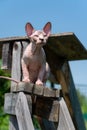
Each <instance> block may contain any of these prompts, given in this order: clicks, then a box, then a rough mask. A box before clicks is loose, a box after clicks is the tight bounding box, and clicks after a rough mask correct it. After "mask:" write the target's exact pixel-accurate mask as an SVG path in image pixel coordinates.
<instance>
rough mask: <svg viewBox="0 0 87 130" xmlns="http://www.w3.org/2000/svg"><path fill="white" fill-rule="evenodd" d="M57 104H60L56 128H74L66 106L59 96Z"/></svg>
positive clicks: (69, 129) (68, 129) (60, 129)
mask: <svg viewBox="0 0 87 130" xmlns="http://www.w3.org/2000/svg"><path fill="white" fill-rule="evenodd" d="M59 104H60V111H59V123H58V128H57V130H75V127H74V124H73V122H72V119H71V117H70V114H69V111H68V108H67V106H66V104H65V101H64V99H63V98H61V100H60V101H59Z"/></svg>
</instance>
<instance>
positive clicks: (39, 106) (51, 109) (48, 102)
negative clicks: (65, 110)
mask: <svg viewBox="0 0 87 130" xmlns="http://www.w3.org/2000/svg"><path fill="white" fill-rule="evenodd" d="M44 104H45V105H44ZM43 108H44V109H43ZM58 113H59V102H58V100H54V99H52V98H44V97H37V98H36V104H35V111H34V114H35V115H37V116H40V117H41V118H45V119H48V120H49V121H53V122H58V118H59V114H58Z"/></svg>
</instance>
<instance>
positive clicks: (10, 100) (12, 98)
mask: <svg viewBox="0 0 87 130" xmlns="http://www.w3.org/2000/svg"><path fill="white" fill-rule="evenodd" d="M26 98H27V101H28V105H29V109H30V112H31V113H32V100H31V97H30V95H28V94H26ZM17 99H18V93H6V94H5V102H4V112H5V113H7V114H9V115H15V105H16V102H17Z"/></svg>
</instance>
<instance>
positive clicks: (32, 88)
mask: <svg viewBox="0 0 87 130" xmlns="http://www.w3.org/2000/svg"><path fill="white" fill-rule="evenodd" d="M12 92H24V93H28V94H31V95H37V96H42V97H43V96H44V97H53V98H56V99H57V98H58V97H60V90H59V89H52V88H50V87H44V86H42V85H41V86H40V85H35V84H32V83H28V82H19V83H18V84H17V85H16V86H14V89H13V91H12Z"/></svg>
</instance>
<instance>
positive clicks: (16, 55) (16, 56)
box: [11, 42, 22, 91]
mask: <svg viewBox="0 0 87 130" xmlns="http://www.w3.org/2000/svg"><path fill="white" fill-rule="evenodd" d="M21 53H22V47H21V43H20V42H15V43H14V45H13V55H12V71H11V77H12V78H13V79H16V80H18V81H20V80H21ZM15 86H16V83H15V82H11V91H13V89H14V88H15Z"/></svg>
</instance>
